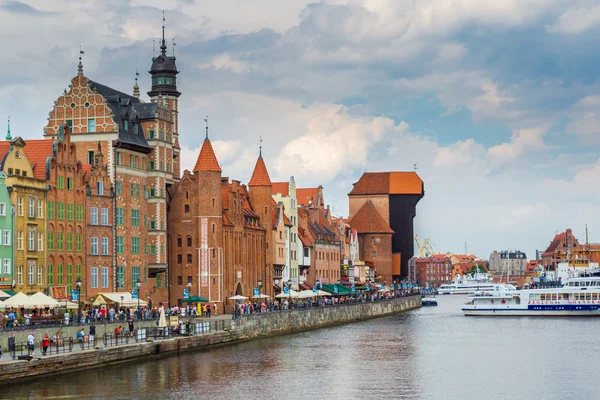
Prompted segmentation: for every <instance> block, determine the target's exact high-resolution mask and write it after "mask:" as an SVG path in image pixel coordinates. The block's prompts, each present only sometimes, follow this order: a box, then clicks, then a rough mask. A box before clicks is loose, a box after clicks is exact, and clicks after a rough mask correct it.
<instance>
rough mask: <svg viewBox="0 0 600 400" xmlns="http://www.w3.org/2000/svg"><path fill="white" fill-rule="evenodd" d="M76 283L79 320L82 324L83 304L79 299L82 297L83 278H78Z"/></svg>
mask: <svg viewBox="0 0 600 400" xmlns="http://www.w3.org/2000/svg"><path fill="white" fill-rule="evenodd" d="M75 283H76V284H77V319H78V321H79V322H81V306H80V304H81V303H80V302H79V298H80V297H81V278H80V277H77V280H76V281H75Z"/></svg>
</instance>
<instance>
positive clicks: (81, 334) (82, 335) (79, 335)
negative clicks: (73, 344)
mask: <svg viewBox="0 0 600 400" xmlns="http://www.w3.org/2000/svg"><path fill="white" fill-rule="evenodd" d="M84 336H85V333H83V328H82V329H80V330H79V331H77V340H78V341H79V345H80V346H81V350H83V338H84Z"/></svg>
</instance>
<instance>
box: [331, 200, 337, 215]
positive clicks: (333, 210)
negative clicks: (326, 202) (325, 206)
mask: <svg viewBox="0 0 600 400" xmlns="http://www.w3.org/2000/svg"><path fill="white" fill-rule="evenodd" d="M331 202H332V203H333V207H331V213H332V215H335V203H337V202H338V201H337V200H331Z"/></svg>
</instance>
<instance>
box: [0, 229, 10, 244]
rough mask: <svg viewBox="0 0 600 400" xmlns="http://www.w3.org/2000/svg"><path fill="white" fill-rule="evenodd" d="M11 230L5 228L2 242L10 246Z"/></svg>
mask: <svg viewBox="0 0 600 400" xmlns="http://www.w3.org/2000/svg"><path fill="white" fill-rule="evenodd" d="M10 236H11V235H10V231H9V230H5V231H4V235H3V237H2V244H3V245H5V246H10Z"/></svg>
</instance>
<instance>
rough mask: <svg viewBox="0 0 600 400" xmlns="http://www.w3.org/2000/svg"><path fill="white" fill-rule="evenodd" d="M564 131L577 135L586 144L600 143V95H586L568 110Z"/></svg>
mask: <svg viewBox="0 0 600 400" xmlns="http://www.w3.org/2000/svg"><path fill="white" fill-rule="evenodd" d="M570 117H571V122H570V123H569V124H568V125H567V126H566V127H565V132H566V133H569V134H571V135H575V136H578V137H579V139H580V140H581V141H582V142H583V143H584V144H587V145H590V144H600V96H586V97H584V98H583V99H581V100H579V101H578V102H577V103H576V104H575V105H574V106H573V108H572V110H571V112H570Z"/></svg>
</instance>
